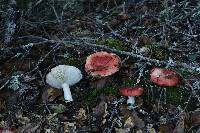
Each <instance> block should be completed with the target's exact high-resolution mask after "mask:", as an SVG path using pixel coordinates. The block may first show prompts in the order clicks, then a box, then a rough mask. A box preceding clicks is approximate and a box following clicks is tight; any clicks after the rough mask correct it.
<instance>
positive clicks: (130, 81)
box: [120, 77, 136, 87]
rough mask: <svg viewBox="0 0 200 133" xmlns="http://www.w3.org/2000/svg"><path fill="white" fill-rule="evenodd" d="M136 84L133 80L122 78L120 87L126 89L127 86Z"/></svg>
mask: <svg viewBox="0 0 200 133" xmlns="http://www.w3.org/2000/svg"><path fill="white" fill-rule="evenodd" d="M135 83H136V81H135V80H133V79H132V78H129V77H124V78H122V84H121V85H120V86H121V87H127V86H134V85H135Z"/></svg>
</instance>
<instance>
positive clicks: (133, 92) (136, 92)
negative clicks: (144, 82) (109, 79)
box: [120, 86, 144, 96]
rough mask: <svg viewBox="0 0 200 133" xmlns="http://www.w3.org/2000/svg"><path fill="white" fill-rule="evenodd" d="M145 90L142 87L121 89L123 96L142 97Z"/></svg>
mask: <svg viewBox="0 0 200 133" xmlns="http://www.w3.org/2000/svg"><path fill="white" fill-rule="evenodd" d="M143 91H144V89H143V88H142V87H141V86H135V87H124V88H121V89H120V93H121V95H123V96H140V95H142V93H143Z"/></svg>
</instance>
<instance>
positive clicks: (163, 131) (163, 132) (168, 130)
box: [158, 124, 174, 133]
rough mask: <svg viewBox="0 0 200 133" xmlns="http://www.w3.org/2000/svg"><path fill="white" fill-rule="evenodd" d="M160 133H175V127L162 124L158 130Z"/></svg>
mask: <svg viewBox="0 0 200 133" xmlns="http://www.w3.org/2000/svg"><path fill="white" fill-rule="evenodd" d="M158 130H159V133H173V130H174V126H173V124H162V125H160V126H159V128H158Z"/></svg>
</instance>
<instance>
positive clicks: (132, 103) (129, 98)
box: [127, 96, 135, 106]
mask: <svg viewBox="0 0 200 133" xmlns="http://www.w3.org/2000/svg"><path fill="white" fill-rule="evenodd" d="M127 104H130V105H132V106H133V105H134V104H135V97H134V96H128V99H127Z"/></svg>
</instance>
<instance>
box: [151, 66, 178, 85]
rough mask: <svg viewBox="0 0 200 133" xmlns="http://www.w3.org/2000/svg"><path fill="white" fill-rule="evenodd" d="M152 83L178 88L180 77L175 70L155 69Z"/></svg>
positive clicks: (152, 71)
mask: <svg viewBox="0 0 200 133" xmlns="http://www.w3.org/2000/svg"><path fill="white" fill-rule="evenodd" d="M150 76H151V79H150V80H151V81H152V82H154V83H155V84H157V85H159V86H169V87H170V86H177V85H178V83H179V81H180V76H179V75H178V74H177V73H176V72H175V71H173V70H169V69H165V68H154V69H152V70H151V74H150Z"/></svg>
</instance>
